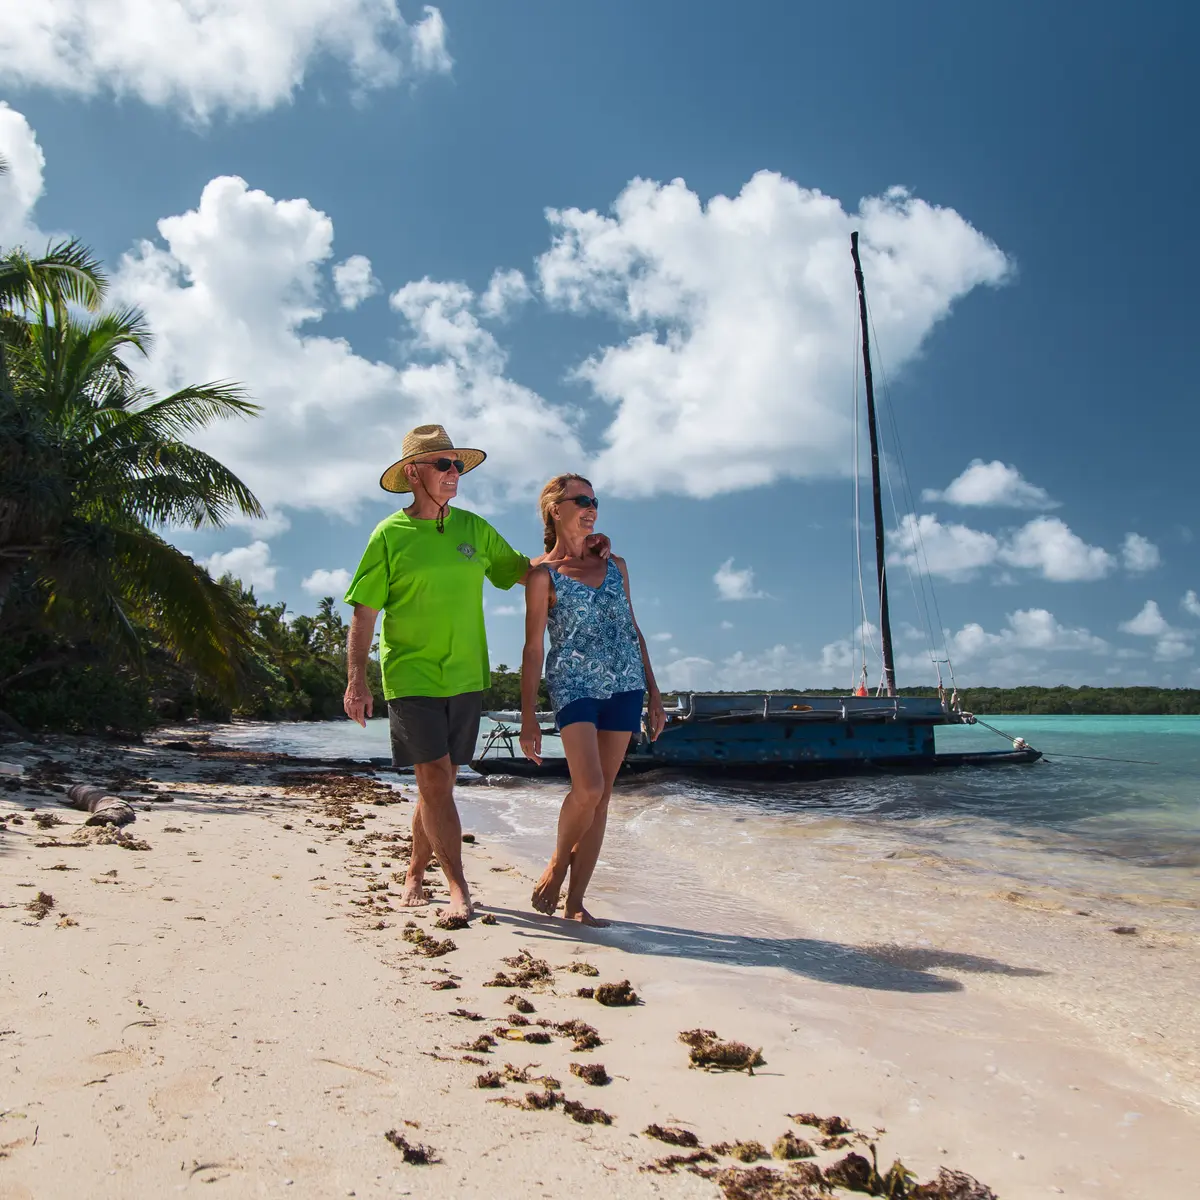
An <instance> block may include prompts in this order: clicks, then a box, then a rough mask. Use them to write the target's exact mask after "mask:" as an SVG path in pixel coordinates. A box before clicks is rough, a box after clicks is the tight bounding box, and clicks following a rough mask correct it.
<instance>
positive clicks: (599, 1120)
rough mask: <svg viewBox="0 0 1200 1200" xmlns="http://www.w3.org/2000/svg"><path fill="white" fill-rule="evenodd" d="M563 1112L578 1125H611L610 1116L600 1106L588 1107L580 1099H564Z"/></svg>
mask: <svg viewBox="0 0 1200 1200" xmlns="http://www.w3.org/2000/svg"><path fill="white" fill-rule="evenodd" d="M563 1112H565V1113H566V1114H567V1116H569V1117H570V1118H571V1120H572V1121H578V1122H579V1124H580V1125H611V1124H612V1123H613V1119H612V1117H611V1116H610V1115H609V1114H608V1113H606V1112H605V1111H604V1109H602V1108H588V1107H587V1106H586V1105H585V1104H584V1103H583V1102H582V1101H580V1100H564V1101H563Z"/></svg>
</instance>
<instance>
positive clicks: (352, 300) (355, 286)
mask: <svg viewBox="0 0 1200 1200" xmlns="http://www.w3.org/2000/svg"><path fill="white" fill-rule="evenodd" d="M333 287H334V290H335V291H336V292H337V296H338V300H339V301H341V305H342V307H343V308H348V309H352V310H353V309H355V308H357V307H358V306H359V305H360V304H361V303H362V302H363V301H364V300H368V299H370V297H372V296H374V295H375V293H376V292H378V291H379V280H378V279H376V278H375V276H374V275H373V274H372V273H371V260H370V259H369V258H368V257H367V256H366V255H365V254H352V255H351V256H350V257H349V258H348V259H346V261H345V262H340V263H338V264H337V266H335V267H334V268H333Z"/></svg>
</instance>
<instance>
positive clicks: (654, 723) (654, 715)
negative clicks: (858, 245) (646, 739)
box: [646, 692, 667, 742]
mask: <svg viewBox="0 0 1200 1200" xmlns="http://www.w3.org/2000/svg"><path fill="white" fill-rule="evenodd" d="M646 716H647V718H648V719H649V722H650V740H651V741H652V742H657V741H658V735H659V734H660V733H662V731H663V729H664V728H665V727H666V724H667V713H666V710H665V709H664V708H663V702H662V696H660V695H659V694H658V692H651V693H650V703H649V704H648V705H647V707H646Z"/></svg>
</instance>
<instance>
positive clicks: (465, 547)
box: [458, 542, 475, 559]
mask: <svg viewBox="0 0 1200 1200" xmlns="http://www.w3.org/2000/svg"><path fill="white" fill-rule="evenodd" d="M458 552H459V554H461V555H462V556H463V558H466V559H472V558H474V557H475V547H474V546H472V545H471V543H470V542H462V543H461V544H460V545H459V547H458Z"/></svg>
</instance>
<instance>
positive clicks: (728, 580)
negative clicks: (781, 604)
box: [713, 558, 766, 600]
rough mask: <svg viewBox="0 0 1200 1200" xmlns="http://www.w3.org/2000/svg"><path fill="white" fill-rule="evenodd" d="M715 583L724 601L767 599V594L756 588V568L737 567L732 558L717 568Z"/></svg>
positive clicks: (718, 593) (714, 577)
mask: <svg viewBox="0 0 1200 1200" xmlns="http://www.w3.org/2000/svg"><path fill="white" fill-rule="evenodd" d="M713 583H715V584H716V585H717V595H718V596H719V597H720V598H721V599H722V600H762V599H764V598H765V597H766V593H765V592H760V591H759V590H758V589H757V588H756V587H755V586H754V568H753V567H741V568H738V567H735V566H734V565H733V559H732V558H727V559H726V560H725V561H724V562H723V563H722V564H721V565H720V566H719V567H718V568H717V573H716V574H715V575H714V576H713Z"/></svg>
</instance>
